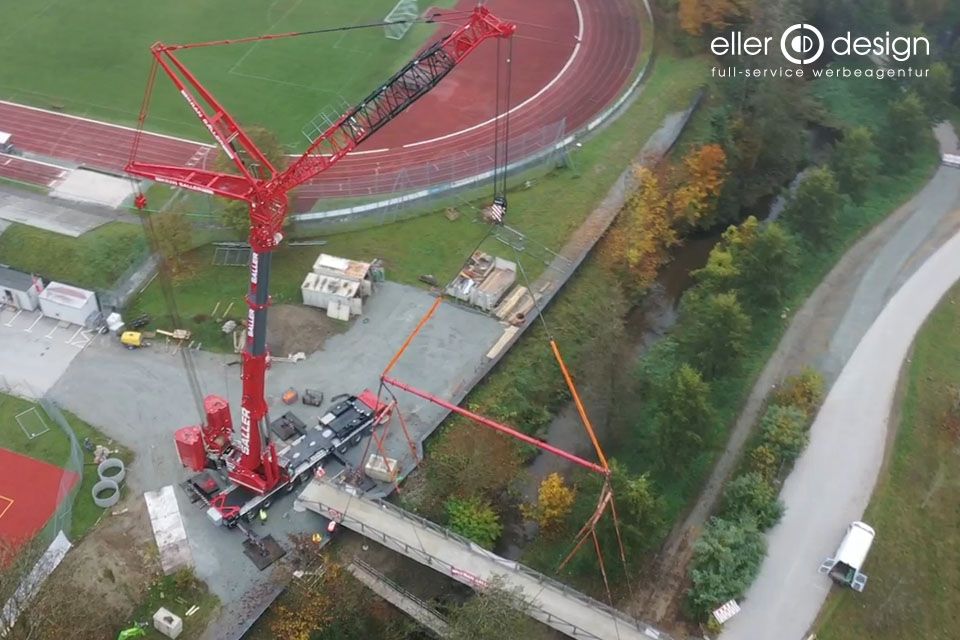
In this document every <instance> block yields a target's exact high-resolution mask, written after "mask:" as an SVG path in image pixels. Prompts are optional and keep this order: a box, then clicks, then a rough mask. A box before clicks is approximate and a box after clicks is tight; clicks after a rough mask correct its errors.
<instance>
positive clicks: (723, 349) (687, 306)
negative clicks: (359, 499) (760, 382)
mask: <svg viewBox="0 0 960 640" xmlns="http://www.w3.org/2000/svg"><path fill="white" fill-rule="evenodd" d="M750 328H751V323H750V318H749V317H748V316H747V314H746V313H744V311H743V308H742V307H741V306H740V301H739V300H738V299H737V295H736V294H735V293H718V294H713V295H700V294H699V292H697V291H696V290H693V291H691V292H690V293H688V294H687V295H686V296H685V297H684V300H683V304H682V308H681V324H680V327H679V332H678V333H679V338H680V343H681V345H682V346H683V350H684V352H685V353H686V355H687V357H688V358H689V359H690V360H691V361H693V362H695V363H696V364H697V365H698V366H699V368H700V371H702V372H703V373H704V375H706V376H707V377H708V378H712V377H716V376H717V375H718V374H720V373H723V372H726V371H730V370H731V369H732V368H733V366H734V364H735V363H736V362H737V360H738V359H739V358H740V357H741V356H742V355H743V354H744V352H745V351H746V348H747V340H748V338H749V336H750Z"/></svg>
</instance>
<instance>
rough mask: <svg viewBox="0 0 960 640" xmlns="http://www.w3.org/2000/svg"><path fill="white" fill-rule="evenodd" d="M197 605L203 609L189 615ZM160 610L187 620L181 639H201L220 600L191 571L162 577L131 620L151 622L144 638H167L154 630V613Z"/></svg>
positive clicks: (160, 639) (159, 639) (152, 586)
mask: <svg viewBox="0 0 960 640" xmlns="http://www.w3.org/2000/svg"><path fill="white" fill-rule="evenodd" d="M194 605H196V606H198V607H200V608H199V609H198V610H197V611H196V613H194V614H193V615H191V616H187V615H186V613H187V611H188V610H189V609H190V608H191V607H192V606H194ZM160 607H164V608H166V609H167V611H171V612H173V613H174V614H176V615H178V616H180V618H181V619H182V620H183V632H182V633H181V634H180V636H179V638H182V639H183V640H191V639H193V638H199V637H200V635H201V634H202V633H203V632H204V630H205V629H206V627H207V623H208V622H209V621H210V618H211V617H212V616H213V614H214V612H215V611H216V610H217V609H218V608H219V607H220V600H219V599H218V598H217V596H215V595H214V594H212V593H210V591H209V590H208V589H207V585H205V584H204V583H203V582H202V581H201V580H199V579H197V578H196V577H195V576H194V575H193V574H192V573H191V572H189V571H181V572H179V573H175V574H173V575H170V576H161V577H160V578H159V579H157V581H156V582H154V583H153V584H152V585H150V590H149V591H148V592H147V596H146V598H145V599H144V601H143V602H142V603H141V604H140V606H139V607H137V611H136V613H135V614H134V615H133V616H132V617H131V620H149V621H150V626H149V627H147V628H146V629H144V631H145V632H146V633H145V635H144V636H143V637H145V638H153V639H155V640H163V639H164V638H166V636H165V635H163V634H162V633H160V632H159V631H157V630H156V629H154V628H153V614H154V613H155V612H156V611H157V609H159V608H160Z"/></svg>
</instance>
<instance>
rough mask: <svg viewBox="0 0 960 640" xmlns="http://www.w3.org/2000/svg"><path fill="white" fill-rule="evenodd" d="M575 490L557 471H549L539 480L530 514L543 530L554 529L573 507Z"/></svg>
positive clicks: (561, 522)
mask: <svg viewBox="0 0 960 640" xmlns="http://www.w3.org/2000/svg"><path fill="white" fill-rule="evenodd" d="M576 496H577V492H576V490H575V489H574V488H573V487H570V486H568V485H567V483H566V482H565V481H564V479H563V476H561V475H560V474H559V473H551V474H550V475H548V476H547V477H546V478H544V479H543V481H542V482H540V489H539V490H538V491H537V504H536V506H535V507H534V508H532V509H529V510H528V511H529V513H530V515H531V516H532V517H533V518H534V519H535V520H536V521H537V524H538V525H540V529H542V530H544V531H556V530H557V529H558V528H559V527H560V525H562V524H563V522H564V521H565V520H566V517H567V516H568V515H569V514H570V510H571V509H572V508H573V503H574V501H575V500H576Z"/></svg>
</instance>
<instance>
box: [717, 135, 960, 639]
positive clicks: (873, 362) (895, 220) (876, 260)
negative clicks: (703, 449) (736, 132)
mask: <svg viewBox="0 0 960 640" xmlns="http://www.w3.org/2000/svg"><path fill="white" fill-rule="evenodd" d="M937 135H938V139H939V140H940V143H941V148H942V149H944V150H948V151H953V150H954V149H955V148H956V137H955V136H954V135H953V132H952V130H951V129H950V128H949V127H941V128H939V129H938V131H937ZM958 214H960V171H957V170H956V169H949V168H946V167H941V168H940V169H939V170H938V172H937V174H936V175H935V176H934V177H933V179H932V180H931V181H930V182H929V183H928V184H927V186H926V187H925V188H924V189H923V190H922V191H921V192H920V193H919V194H917V196H916V197H914V198H913V199H912V200H911V201H910V202H909V203H907V204H906V205H905V206H904V207H903V208H901V210H899V211H898V212H897V213H895V214H894V215H893V216H891V219H890V220H889V221H887V222H885V223H883V225H881V226H880V227H878V229H877V230H875V232H874V233H871V234H870V236H868V237H867V238H865V239H864V241H862V242H861V243H860V244H858V245H857V247H855V248H854V249H853V250H852V251H851V252H850V254H856V253H858V252H860V253H862V252H863V251H869V255H870V256H871V259H869V260H865V261H864V262H863V264H862V265H860V266H857V268H854V269H845V268H844V267H849V266H851V265H850V264H845V263H849V260H848V257H855V256H850V254H848V257H845V258H844V260H843V261H841V264H839V265H838V266H837V268H835V269H834V271H833V272H831V274H830V276H828V278H827V279H826V280H825V281H824V284H823V285H821V287H820V288H818V291H817V292H816V293H815V294H814V296H812V297H811V302H813V303H816V304H824V305H825V306H827V307H829V306H830V302H831V299H834V300H836V299H837V297H838V296H839V297H840V299H841V300H842V302H843V308H844V309H845V311H844V312H842V313H840V314H836V316H835V317H831V318H827V319H826V320H827V321H825V322H819V320H820V318H813V319H811V318H809V317H808V316H809V314H810V313H811V312H812V313H816V312H817V306H816V304H814V305H812V306H811V308H807V307H808V305H805V307H804V309H803V310H801V312H798V314H797V319H796V320H795V321H794V324H797V323H799V324H801V325H804V326H805V327H806V329H816V328H820V329H827V328H829V329H830V330H829V331H821V336H820V339H822V340H824V341H825V342H826V344H825V345H824V346H825V347H826V348H824V349H811V353H816V354H818V355H817V356H816V357H813V358H812V360H813V362H812V363H813V364H814V365H816V366H818V368H820V369H821V370H822V371H824V373H825V375H826V377H827V378H828V380H833V379H834V378H835V382H834V384H833V386H832V388H831V389H830V392H829V394H828V396H827V398H826V400H825V402H824V404H823V407H822V408H821V410H820V413H819V414H818V416H817V418H816V420H815V422H814V424H813V426H812V428H811V432H810V434H811V437H810V444H809V446H808V447H807V449H806V450H805V451H804V453H803V455H802V456H801V457H800V459H799V460H798V461H797V464H796V466H795V467H794V470H793V472H792V473H791V474H790V476H789V477H788V478H787V480H786V482H785V484H784V487H783V491H782V492H781V498H782V499H783V501H784V503H785V505H786V513H785V515H784V518H783V520H782V521H781V522H780V523H779V524H778V525H777V526H776V527H775V528H774V529H773V530H771V532H770V533H769V535H768V537H767V539H768V545H769V549H768V555H767V558H766V560H765V562H764V564H763V567H762V569H761V573H760V575H759V577H758V578H757V580H756V581H755V582H754V584H753V585H752V587H751V588H750V590H749V591H748V592H747V594H746V596H745V599H744V602H742V603H741V605H742V607H743V608H742V611H741V613H740V614H739V615H737V616H736V617H735V618H733V619H732V620H731V621H730V622H728V623H727V625H726V628H725V630H724V633H723V634H722V636H721V638H723V639H724V640H762V639H766V638H771V639H773V638H776V639H778V640H779V639H781V638H782V639H784V640H794V639H796V640H802V639H804V638H806V637H807V634H808V633H809V631H810V627H811V626H812V625H813V623H814V621H815V620H816V617H817V614H818V612H819V610H820V607H821V606H822V604H823V602H824V600H825V598H826V596H827V594H828V592H829V590H830V587H831V583H830V581H829V579H827V578H826V577H824V576H822V575H820V574H818V573H817V568H818V566H819V564H820V562H821V561H822V560H823V559H825V558H826V557H828V556H830V555H831V554H832V553H833V552H834V551H835V550H836V546H837V544H838V543H839V542H840V539H841V537H842V535H843V531H844V529H845V528H846V526H847V525H848V524H849V523H850V522H851V521H853V520H857V519H859V518H861V517H862V515H863V512H864V510H865V509H866V507H867V504H868V503H869V500H870V495H871V493H872V492H873V487H874V485H875V483H876V480H877V474H878V473H879V470H880V467H881V464H882V460H883V454H884V447H885V443H886V440H887V428H888V422H889V416H890V411H891V408H892V405H893V401H894V394H895V390H896V385H897V380H898V377H899V373H900V368H901V366H902V362H903V360H904V358H905V357H906V354H907V352H908V350H909V347H910V344H911V343H912V341H913V337H914V335H915V334H916V332H917V330H918V329H919V327H920V326H921V325H922V323H923V321H924V320H925V319H926V317H927V315H928V314H929V313H930V311H931V310H932V309H933V308H934V307H935V305H936V303H937V302H938V301H939V300H940V298H941V297H942V296H943V294H944V293H945V292H946V291H947V290H948V289H949V288H950V287H951V286H952V285H953V284H954V282H955V281H956V280H957V279H958V278H960V234H956V233H955V232H956V231H957V224H958ZM873 236H880V237H882V238H883V241H882V242H876V238H874V237H873ZM838 274H840V275H845V276H846V277H845V279H843V280H841V279H838V277H837V276H838ZM831 315H832V314H831ZM874 318H875V320H874ZM793 329H794V327H793V326H791V330H790V331H788V336H787V337H785V341H787V340H788V338H789V336H790V332H792V331H793ZM795 348H800V347H796V346H795ZM807 348H808V349H810V346H809V345H807ZM844 363H845V364H844ZM765 373H766V372H765ZM762 377H763V376H762ZM877 534H878V535H883V532H882V531H878V532H877ZM865 569H866V573H867V574H869V560H868V562H867V566H866V568H865ZM867 588H870V587H869V584H868V586H867Z"/></svg>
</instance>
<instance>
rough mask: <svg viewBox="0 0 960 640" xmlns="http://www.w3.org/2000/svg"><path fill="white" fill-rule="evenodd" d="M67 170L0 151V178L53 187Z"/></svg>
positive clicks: (64, 175)
mask: <svg viewBox="0 0 960 640" xmlns="http://www.w3.org/2000/svg"><path fill="white" fill-rule="evenodd" d="M67 173H68V171H67V170H66V169H64V168H62V167H58V166H56V165H52V164H48V163H46V162H36V161H34V160H27V159H26V158H19V157H17V156H11V155H7V154H5V153H0V178H7V179H9V180H16V181H18V182H27V183H29V184H36V185H40V186H42V187H48V188H50V187H53V186H54V185H55V184H56V183H57V182H58V181H60V179H62V178H64V177H66V175H67Z"/></svg>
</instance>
